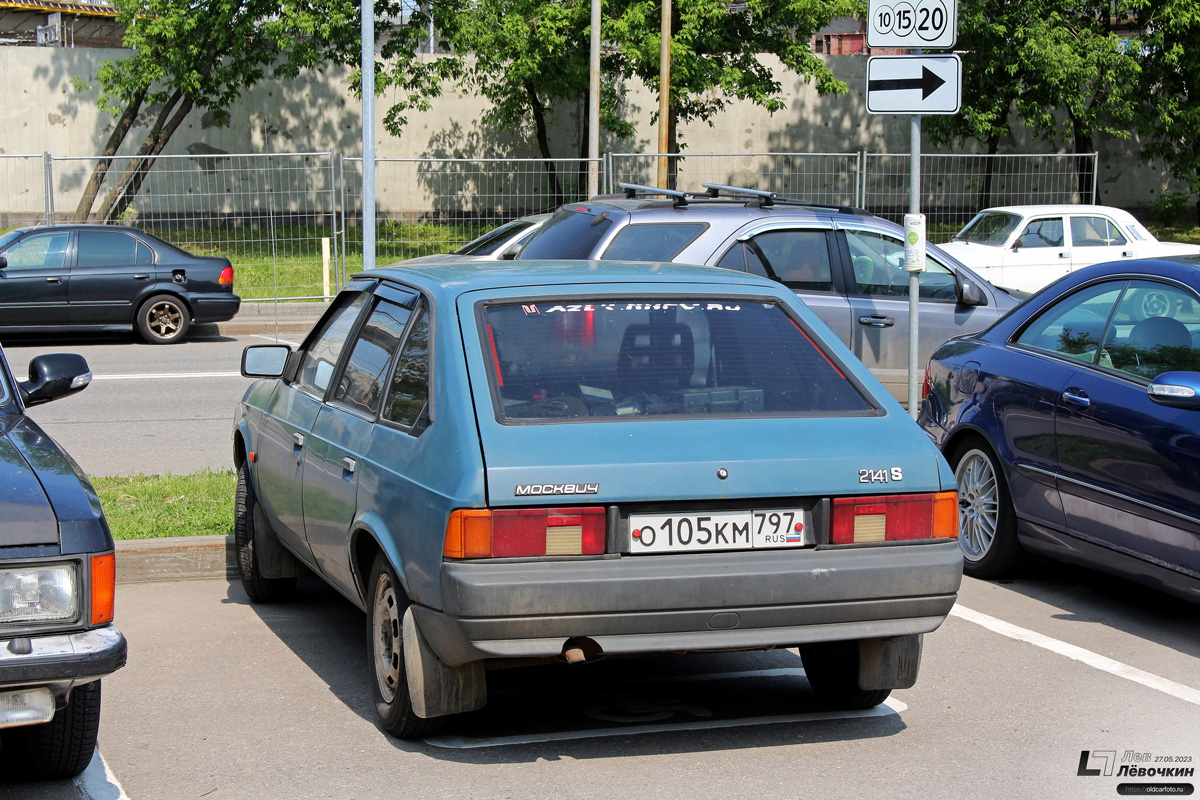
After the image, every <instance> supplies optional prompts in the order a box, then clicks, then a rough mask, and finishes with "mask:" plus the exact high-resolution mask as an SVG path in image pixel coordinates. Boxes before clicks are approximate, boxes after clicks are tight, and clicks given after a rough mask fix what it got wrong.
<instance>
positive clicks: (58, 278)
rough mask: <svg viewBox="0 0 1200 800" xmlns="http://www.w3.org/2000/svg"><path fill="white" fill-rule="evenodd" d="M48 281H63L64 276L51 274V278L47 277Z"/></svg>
mask: <svg viewBox="0 0 1200 800" xmlns="http://www.w3.org/2000/svg"><path fill="white" fill-rule="evenodd" d="M46 283H62V278H61V277H60V276H58V275H51V276H50V277H49V278H46Z"/></svg>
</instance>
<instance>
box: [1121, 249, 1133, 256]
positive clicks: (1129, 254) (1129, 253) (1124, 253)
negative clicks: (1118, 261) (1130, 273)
mask: <svg viewBox="0 0 1200 800" xmlns="http://www.w3.org/2000/svg"><path fill="white" fill-rule="evenodd" d="M1121 256H1122V257H1124V258H1133V251H1132V250H1122V251H1121Z"/></svg>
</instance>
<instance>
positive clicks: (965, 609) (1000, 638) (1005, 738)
mask: <svg viewBox="0 0 1200 800" xmlns="http://www.w3.org/2000/svg"><path fill="white" fill-rule="evenodd" d="M297 336H298V335H297ZM284 338H286V336H285V337H284ZM257 341H264V339H262V338H256V337H254V336H251V335H244V336H237V337H233V336H220V335H219V334H217V332H216V331H214V332H213V333H212V334H211V335H206V336H201V337H198V338H195V339H192V340H189V341H188V342H186V343H184V344H182V345H176V346H172V347H151V346H149V345H141V344H138V343H136V342H135V341H134V340H133V339H132V338H116V339H106V340H92V339H87V340H84V339H76V340H69V341H65V342H63V341H59V342H50V343H47V342H45V341H37V342H19V341H8V340H5V342H4V344H5V348H6V351H7V353H8V357H9V360H10V362H12V363H13V364H14V365H15V366H16V368H17V369H18V370H21V369H23V368H24V364H25V362H27V361H28V359H29V358H30V357H32V355H34V354H36V353H37V352H49V351H52V350H73V351H76V352H81V353H83V354H84V355H85V356H86V357H87V358H88V360H89V363H90V364H91V365H92V368H93V371H94V372H95V374H96V381H95V383H94V384H93V385H92V386H91V387H89V388H88V389H87V390H86V391H85V392H84V393H82V394H81V395H79V396H78V397H74V398H68V399H65V400H62V401H59V402H56V403H52V404H49V405H47V406H43V407H41V408H37V409H34V416H35V418H37V419H38V420H39V421H40V422H42V423H43V424H44V425H45V426H46V427H47V428H48V429H49V431H50V433H51V435H53V436H55V437H56V438H58V439H59V440H60V441H62V442H63V443H65V444H66V445H67V446H68V447H69V448H70V449H71V451H72V452H73V453H74V454H75V456H76V458H77V459H78V460H79V461H80V463H81V464H82V465H83V466H84V468H85V469H86V470H88V471H90V472H92V473H93V474H126V473H131V472H156V471H165V470H168V469H169V470H171V471H177V472H188V471H192V470H195V469H201V468H205V467H209V468H220V467H224V466H228V465H229V454H228V441H229V429H230V428H229V426H230V424H231V421H232V415H233V407H234V403H235V402H236V400H237V397H238V396H240V394H241V391H242V388H243V387H244V385H245V381H244V380H243V379H241V378H239V377H233V376H231V375H228V374H226V373H236V371H237V364H238V361H237V359H238V354H239V353H240V351H241V348H242V346H243V345H245V344H247V343H251V342H257ZM130 376H134V377H130ZM164 376H173V377H164ZM185 376H187V377H185ZM117 604H118V605H117V621H118V625H119V627H120V628H121V629H122V630H123V631H124V632H125V633H126V635H127V636H128V638H129V640H130V655H129V663H128V665H127V666H126V667H125V668H124V669H122V670H120V671H119V672H117V673H116V674H114V675H113V676H111V677H110V678H108V679H106V680H105V683H104V713H103V716H102V723H101V734H100V753H101V755H102V756H103V760H101V759H96V761H94V762H93V766H92V768H91V769H90V770H89V772H88V773H85V777H84V778H83V779H82V780H80V781H77V782H72V781H63V782H56V783H44V784H36V785H19V786H14V785H5V784H0V798H3V799H4V800H7V798H20V799H21V800H65V798H72V800H78V799H79V798H80V797H89V798H97V799H98V798H111V799H116V798H121V797H129V798H133V800H171V799H172V798H200V797H204V798H247V799H255V800H257V799H258V798H263V799H264V800H270V799H271V798H288V799H289V800H291V798H319V797H320V798H324V797H328V798H362V799H363V800H366V799H367V798H426V797H429V798H441V797H446V798H451V797H453V798H461V797H468V798H475V797H479V798H493V797H495V798H543V797H544V798H563V797H566V798H605V799H606V800H607V799H608V798H613V797H627V798H631V800H636V799H637V798H646V797H653V798H658V797H689V798H721V799H722V800H727V799H728V798H741V797H761V798H808V797H814V798H817V797H819V798H857V797H872V798H874V797H887V798H914V799H916V798H920V800H939V799H940V798H947V800H949V799H951V798H953V800H960V799H961V798H963V797H970V798H997V799H999V798H1005V799H1007V798H1035V797H1036V798H1066V799H1070V798H1081V799H1085V798H1086V799H1087V800H1093V799H1094V798H1109V797H1112V798H1116V797H1119V796H1121V795H1119V794H1118V785H1120V784H1129V783H1136V784H1145V783H1169V784H1186V785H1191V786H1193V787H1200V778H1197V777H1196V776H1195V775H1194V774H1193V775H1192V776H1188V777H1172V778H1168V779H1162V778H1157V777H1138V776H1128V775H1127V776H1125V777H1121V775H1120V770H1121V767H1122V766H1124V767H1126V768H1127V770H1126V771H1128V768H1134V769H1138V768H1142V769H1150V768H1153V769H1178V768H1183V769H1188V768H1191V769H1195V768H1196V766H1197V762H1200V607H1198V606H1194V605H1190V604H1187V603H1184V602H1182V601H1178V600H1175V599H1173V598H1170V597H1166V596H1162V595H1158V594H1155V593H1153V592H1149V591H1148V590H1144V589H1141V588H1139V587H1136V586H1133V585H1132V584H1128V583H1125V582H1123V581H1119V580H1116V579H1110V578H1107V577H1105V576H1101V575H1097V574H1094V573H1090V572H1086V571H1083V570H1075V569H1070V568H1067V567H1062V566H1058V565H1042V566H1040V567H1038V568H1037V569H1036V570H1035V571H1034V573H1033V574H1031V575H1030V576H1029V577H1026V578H1022V579H1020V580H1014V581H1007V582H1003V583H985V582H980V581H974V580H971V579H967V580H966V581H965V583H964V586H963V590H962V593H961V595H960V602H959V604H958V605H957V606H956V607H955V610H954V612H953V615H952V616H951V618H950V619H948V620H947V622H946V624H945V625H944V626H943V627H942V628H941V629H940V630H938V631H937V632H935V633H933V634H931V635H929V636H927V637H926V639H925V652H924V661H923V665H922V669H921V674H920V677H919V679H918V681H917V684H916V686H915V687H913V688H912V689H909V690H904V691H897V692H894V693H893V695H892V698H891V700H889V705H887V706H883V707H880V708H879V709H877V710H875V711H874V712H872V713H870V714H858V715H829V714H827V713H824V712H821V711H820V710H819V706H818V705H817V703H816V701H815V698H814V696H813V695H812V694H811V692H810V691H809V689H808V685H807V682H806V680H805V679H804V677H803V673H802V666H801V664H800V661H799V659H798V658H797V657H796V656H795V654H794V653H793V652H791V651H770V652H761V653H742V654H718V655H707V656H672V657H663V658H656V659H648V660H614V661H608V662H602V663H598V664H593V665H581V666H575V667H570V668H568V667H565V666H563V667H554V668H537V669H522V670H509V671H504V672H498V673H493V674H492V675H491V676H489V692H490V702H489V705H488V707H487V708H485V709H484V710H483V711H481V712H477V713H475V714H471V715H467V716H464V717H463V718H461V719H458V720H456V721H455V723H454V725H453V727H452V728H451V730H450V731H449V732H448V733H447V734H445V735H443V736H442V737H439V738H437V739H431V740H426V741H417V742H401V741H398V740H395V739H393V738H391V737H389V736H387V735H386V734H384V733H383V732H382V731H381V730H380V729H379V727H378V726H377V724H376V722H375V714H374V709H373V706H372V702H371V698H370V692H369V685H368V683H367V680H368V673H367V669H366V642H365V635H364V630H363V629H364V619H363V615H362V614H361V613H360V612H359V611H357V610H356V609H355V608H354V607H353V606H352V605H350V604H349V603H348V602H347V601H345V600H344V599H342V598H341V597H339V596H338V595H336V594H335V593H333V592H332V591H331V590H328V589H326V588H324V587H323V586H322V585H321V584H319V583H317V582H316V581H312V580H308V581H305V582H302V585H301V592H300V595H299V597H298V598H297V599H296V600H295V601H294V602H290V603H286V604H281V605H273V606H252V605H250V604H249V603H248V601H247V599H246V597H245V595H244V594H243V592H242V590H241V588H240V586H238V585H236V584H232V585H231V584H229V583H228V582H226V581H223V580H204V581H179V582H174V583H159V584H143V585H126V586H121V587H119V588H118V595H117ZM1084 753H1086V755H1083V754H1084ZM1081 757H1082V760H1081ZM1164 759H1170V761H1165V760H1164ZM105 765H107V767H108V769H109V771H110V772H109V773H108V774H107V775H106V773H105ZM1110 767H1111V769H1110ZM1081 771H1082V772H1083V773H1085V774H1080V772H1081ZM1093 772H1095V773H1096V774H1090V773H1093Z"/></svg>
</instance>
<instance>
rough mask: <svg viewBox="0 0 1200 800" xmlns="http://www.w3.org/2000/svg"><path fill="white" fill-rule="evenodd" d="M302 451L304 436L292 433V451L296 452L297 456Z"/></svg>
mask: <svg viewBox="0 0 1200 800" xmlns="http://www.w3.org/2000/svg"><path fill="white" fill-rule="evenodd" d="M302 449H304V434H303V433H293V434H292V450H294V451H295V452H296V454H297V455H299V454H300V451H301V450H302Z"/></svg>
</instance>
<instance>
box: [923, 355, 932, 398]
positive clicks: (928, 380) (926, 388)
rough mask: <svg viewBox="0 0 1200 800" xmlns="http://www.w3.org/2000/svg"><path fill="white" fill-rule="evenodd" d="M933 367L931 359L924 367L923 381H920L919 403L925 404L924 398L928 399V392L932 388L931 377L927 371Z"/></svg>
mask: <svg viewBox="0 0 1200 800" xmlns="http://www.w3.org/2000/svg"><path fill="white" fill-rule="evenodd" d="M932 367H933V359H930V360H929V363H927V364H926V365H925V380H923V381H921V402H922V403H924V402H925V398H927V397H929V390H930V389H932V388H933V376H932V375H931V374H930V372H929V370H930V369H931V368H932Z"/></svg>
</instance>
